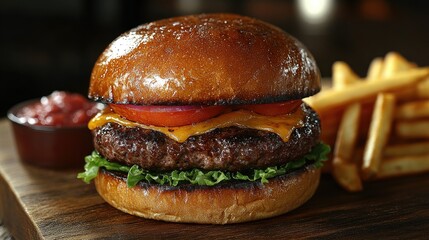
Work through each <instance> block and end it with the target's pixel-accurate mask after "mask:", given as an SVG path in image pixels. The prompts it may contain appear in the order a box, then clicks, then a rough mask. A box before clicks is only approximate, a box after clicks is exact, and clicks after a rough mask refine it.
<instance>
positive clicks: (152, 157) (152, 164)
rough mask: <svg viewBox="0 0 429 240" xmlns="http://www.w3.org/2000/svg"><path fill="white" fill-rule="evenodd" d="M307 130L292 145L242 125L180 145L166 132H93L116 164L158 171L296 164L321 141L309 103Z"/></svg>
mask: <svg viewBox="0 0 429 240" xmlns="http://www.w3.org/2000/svg"><path fill="white" fill-rule="evenodd" d="M301 107H302V108H303V111H304V113H305V119H304V125H303V127H300V128H296V129H294V130H293V132H292V134H291V136H290V138H289V141H287V142H283V140H282V139H281V138H280V137H279V136H278V135H277V134H275V133H272V132H268V131H262V130H255V129H249V128H240V127H226V128H218V129H214V130H212V131H210V132H208V133H205V134H201V135H197V136H191V137H189V138H188V139H187V140H186V141H185V142H183V143H179V142H176V141H174V140H172V139H170V138H169V137H167V136H166V135H164V134H163V133H160V132H157V131H153V130H148V129H143V128H139V127H132V128H130V127H125V126H122V125H120V124H117V123H107V124H105V125H103V126H100V127H98V128H96V129H94V130H93V131H92V134H93V136H94V145H95V149H96V150H97V151H98V152H99V153H100V154H101V155H103V156H104V157H105V158H107V159H108V160H109V161H112V162H120V163H123V164H126V165H133V164H137V165H139V166H141V167H142V168H144V169H148V170H153V171H170V170H175V169H177V170H186V169H192V168H200V169H205V170H219V169H223V170H229V171H240V170H246V169H252V168H263V167H268V166H275V165H280V164H284V163H287V162H289V161H293V160H295V159H297V158H299V157H301V156H303V155H305V154H306V153H308V152H309V151H310V150H311V148H312V147H313V146H314V145H316V144H317V143H318V139H319V135H320V120H319V118H318V116H317V114H316V113H315V112H314V111H313V110H312V109H311V108H310V107H308V106H307V105H305V104H302V106H301Z"/></svg>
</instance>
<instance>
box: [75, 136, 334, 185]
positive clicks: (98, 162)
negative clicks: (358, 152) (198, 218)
mask: <svg viewBox="0 0 429 240" xmlns="http://www.w3.org/2000/svg"><path fill="white" fill-rule="evenodd" d="M330 151H331V149H330V147H329V146H328V145H326V144H323V143H319V144H317V145H316V146H315V147H313V149H312V150H311V151H310V152H309V153H308V154H306V155H305V156H303V157H302V158H301V159H298V160H295V161H292V162H288V163H286V164H284V165H281V166H274V167H267V168H265V169H254V170H252V171H249V172H228V171H220V170H215V171H205V170H200V169H196V168H195V169H192V170H188V171H180V170H174V171H171V172H152V171H148V170H145V169H142V168H140V167H139V166H137V165H133V166H131V167H129V166H125V165H122V164H119V163H113V162H109V161H107V160H106V159H105V158H103V157H102V156H101V155H100V154H99V153H98V152H96V151H93V152H92V154H91V155H89V156H86V157H85V162H86V164H85V167H84V169H85V171H84V172H81V173H79V174H78V175H77V178H79V179H82V180H83V181H84V182H86V183H90V182H91V180H92V179H94V178H95V177H96V176H97V174H98V170H99V169H100V167H102V168H105V169H107V170H113V171H119V172H124V173H127V185H128V186H129V187H133V186H135V185H136V184H137V183H138V182H140V181H146V182H150V183H158V184H162V185H170V186H177V185H178V184H180V183H191V184H197V185H205V186H214V185H216V184H218V183H220V182H223V181H229V180H241V181H261V182H262V183H267V182H268V179H270V178H273V177H276V176H279V175H283V174H285V173H288V172H291V171H293V170H296V169H299V168H301V167H303V166H304V165H306V164H314V165H315V166H316V167H322V166H323V162H324V161H325V160H327V159H328V157H327V156H328V153H329V152H330Z"/></svg>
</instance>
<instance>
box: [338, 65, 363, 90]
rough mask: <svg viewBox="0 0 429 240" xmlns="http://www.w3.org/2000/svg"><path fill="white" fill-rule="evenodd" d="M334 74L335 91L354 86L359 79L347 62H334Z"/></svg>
mask: <svg viewBox="0 0 429 240" xmlns="http://www.w3.org/2000/svg"><path fill="white" fill-rule="evenodd" d="M332 72H333V74H332V82H333V88H334V89H344V88H345V87H346V86H347V85H351V84H354V83H356V82H357V81H358V79H359V77H358V76H357V75H356V74H355V73H354V72H353V71H352V70H351V68H350V66H349V65H348V64H347V63H345V62H341V61H337V62H334V64H333V66H332Z"/></svg>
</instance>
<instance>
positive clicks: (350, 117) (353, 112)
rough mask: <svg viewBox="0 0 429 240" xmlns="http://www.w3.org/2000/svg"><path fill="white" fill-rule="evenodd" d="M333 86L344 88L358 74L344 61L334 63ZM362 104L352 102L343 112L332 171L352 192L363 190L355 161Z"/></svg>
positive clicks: (355, 79)
mask: <svg viewBox="0 0 429 240" xmlns="http://www.w3.org/2000/svg"><path fill="white" fill-rule="evenodd" d="M332 77H333V78H332V80H333V87H334V88H335V89H344V88H346V87H347V86H348V85H352V84H354V83H356V82H357V81H358V76H357V75H356V74H355V73H354V72H353V71H352V70H351V68H350V67H349V65H347V64H346V63H344V62H335V63H334V65H333V75H332ZM360 112H361V106H360V104H358V103H356V104H352V105H350V106H349V107H347V109H346V110H345V111H344V112H343V115H342V118H341V122H340V126H339V129H338V130H337V136H336V140H335V151H334V157H333V161H332V173H333V176H334V179H335V181H337V183H338V184H340V185H341V186H342V187H343V188H345V189H346V190H347V191H350V192H357V191H361V190H362V181H361V179H360V173H359V167H358V166H357V164H356V163H355V162H354V161H353V153H354V148H355V146H356V140H357V137H358V133H359V117H360Z"/></svg>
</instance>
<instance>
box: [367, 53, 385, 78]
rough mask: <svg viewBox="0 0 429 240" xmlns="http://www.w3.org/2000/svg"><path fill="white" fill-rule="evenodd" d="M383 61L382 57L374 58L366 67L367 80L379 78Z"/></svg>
mask: <svg viewBox="0 0 429 240" xmlns="http://www.w3.org/2000/svg"><path fill="white" fill-rule="evenodd" d="M383 65H384V61H383V59H382V58H374V59H373V60H372V61H371V64H370V65H369V68H368V73H367V75H366V78H367V81H374V80H377V79H379V78H380V76H381V74H382V71H383Z"/></svg>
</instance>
